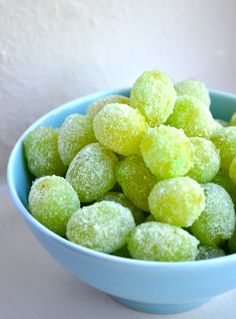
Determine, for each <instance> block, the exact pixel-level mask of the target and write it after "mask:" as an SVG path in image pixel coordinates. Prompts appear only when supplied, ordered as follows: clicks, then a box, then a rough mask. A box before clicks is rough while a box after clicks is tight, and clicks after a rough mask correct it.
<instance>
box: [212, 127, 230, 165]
mask: <svg viewBox="0 0 236 319" xmlns="http://www.w3.org/2000/svg"><path fill="white" fill-rule="evenodd" d="M212 141H213V143H214V144H215V146H216V147H217V148H218V149H219V150H220V157H221V167H222V169H224V170H226V171H228V169H229V167H230V164H231V162H232V160H233V158H234V157H235V156H236V127H234V126H229V127H223V128H222V129H221V130H218V131H216V132H215V134H214V136H212Z"/></svg>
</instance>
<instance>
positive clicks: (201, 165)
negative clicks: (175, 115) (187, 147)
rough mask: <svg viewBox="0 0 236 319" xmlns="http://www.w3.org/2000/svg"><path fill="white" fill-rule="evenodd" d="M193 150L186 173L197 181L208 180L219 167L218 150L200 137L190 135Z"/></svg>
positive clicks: (204, 181) (205, 181) (214, 174)
mask: <svg viewBox="0 0 236 319" xmlns="http://www.w3.org/2000/svg"><path fill="white" fill-rule="evenodd" d="M190 141H191V143H192V147H193V151H194V161H193V166H192V167H191V168H190V170H189V172H188V175H189V176H190V177H192V178H193V179H195V180H196V181H198V182H199V183H207V182H210V181H211V180H212V179H213V178H214V177H215V176H216V174H217V172H218V171H219V168H220V152H219V151H218V150H217V148H216V147H215V145H214V144H213V143H212V142H211V141H209V140H206V139H204V138H202V137H191V138H190Z"/></svg>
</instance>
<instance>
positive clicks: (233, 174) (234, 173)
mask: <svg viewBox="0 0 236 319" xmlns="http://www.w3.org/2000/svg"><path fill="white" fill-rule="evenodd" d="M229 177H230V178H231V180H232V181H233V183H234V184H235V185H236V156H235V157H234V158H233V160H232V162H231V164H230V167H229ZM235 187H236V186H235Z"/></svg>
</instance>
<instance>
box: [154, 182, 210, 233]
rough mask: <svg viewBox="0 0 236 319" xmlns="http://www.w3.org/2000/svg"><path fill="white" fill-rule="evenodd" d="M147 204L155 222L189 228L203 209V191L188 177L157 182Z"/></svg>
mask: <svg viewBox="0 0 236 319" xmlns="http://www.w3.org/2000/svg"><path fill="white" fill-rule="evenodd" d="M148 202H149V208H150V211H151V214H152V215H153V216H154V217H155V219H156V220H158V221H160V222H163V223H168V224H172V225H175V226H180V227H189V226H191V225H192V224H193V222H194V221H195V220H197V219H198V217H199V216H200V214H201V213H202V211H203V210H204V208H205V196H204V192H203V189H202V187H201V186H200V185H199V184H198V183H197V182H196V181H194V180H193V179H191V178H190V177H176V178H171V179H167V180H163V181H161V182H158V183H157V184H156V185H155V186H154V187H153V189H152V191H151V193H150V195H149V198H148Z"/></svg>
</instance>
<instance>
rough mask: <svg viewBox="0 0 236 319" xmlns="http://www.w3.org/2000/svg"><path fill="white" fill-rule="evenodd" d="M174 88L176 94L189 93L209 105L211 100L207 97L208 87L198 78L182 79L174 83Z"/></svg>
mask: <svg viewBox="0 0 236 319" xmlns="http://www.w3.org/2000/svg"><path fill="white" fill-rule="evenodd" d="M175 89H176V92H177V95H178V96H181V95H189V96H193V97H195V98H197V99H198V100H200V101H201V102H202V103H204V105H206V107H208V108H209V107H210V104H211V100H210V97H209V93H208V89H207V87H206V86H205V84H204V83H202V82H201V81H198V80H193V79H189V80H184V81H181V82H179V83H176V85H175Z"/></svg>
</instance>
